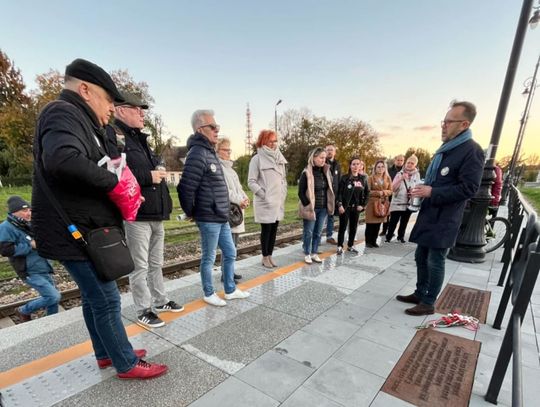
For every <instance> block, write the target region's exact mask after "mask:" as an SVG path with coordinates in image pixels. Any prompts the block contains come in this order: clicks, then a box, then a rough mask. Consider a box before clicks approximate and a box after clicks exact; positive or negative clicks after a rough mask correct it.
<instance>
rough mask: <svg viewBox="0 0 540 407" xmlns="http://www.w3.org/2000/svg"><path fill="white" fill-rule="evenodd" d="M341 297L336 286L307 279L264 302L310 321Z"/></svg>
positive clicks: (343, 295) (273, 307) (278, 309)
mask: <svg viewBox="0 0 540 407" xmlns="http://www.w3.org/2000/svg"><path fill="white" fill-rule="evenodd" d="M343 298H345V294H343V293H342V292H340V291H339V290H337V289H336V288H334V287H332V286H329V285H326V284H320V283H316V282H311V281H309V282H306V283H304V284H302V285H301V286H300V287H298V288H295V289H293V290H291V291H289V292H287V293H285V294H283V295H281V296H279V297H276V298H274V299H272V300H270V301H268V302H266V303H265V306H266V307H269V308H272V309H275V310H277V311H280V312H284V313H286V314H289V315H294V316H296V317H299V318H304V319H306V320H309V321H311V320H313V319H315V318H316V317H318V316H319V315H321V314H322V313H323V312H325V311H326V310H328V309H329V308H330V307H332V306H333V305H334V304H336V303H337V302H339V301H341V300H342V299H343Z"/></svg>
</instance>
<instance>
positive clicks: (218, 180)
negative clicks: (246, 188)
mask: <svg viewBox="0 0 540 407" xmlns="http://www.w3.org/2000/svg"><path fill="white" fill-rule="evenodd" d="M187 148H188V154H187V157H186V162H185V164H184V172H183V173H182V178H180V183H179V184H178V187H177V188H176V190H177V191H178V198H179V199H180V205H181V206H182V209H183V210H184V212H185V213H186V215H187V216H189V217H192V218H194V219H195V220H196V221H200V222H214V223H225V222H227V221H228V219H229V190H228V189H227V183H226V182H225V177H224V175H223V169H222V168H221V163H220V162H219V159H218V157H217V155H216V151H215V150H214V146H213V145H212V144H211V143H210V141H209V140H208V139H207V138H206V137H205V136H204V135H202V134H200V133H195V134H193V135H191V136H190V137H189V139H188V141H187Z"/></svg>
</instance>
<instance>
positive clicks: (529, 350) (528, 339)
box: [476, 330, 540, 368]
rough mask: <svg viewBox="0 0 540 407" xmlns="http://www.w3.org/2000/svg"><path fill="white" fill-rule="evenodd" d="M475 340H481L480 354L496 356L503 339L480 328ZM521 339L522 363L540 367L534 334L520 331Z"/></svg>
mask: <svg viewBox="0 0 540 407" xmlns="http://www.w3.org/2000/svg"><path fill="white" fill-rule="evenodd" d="M476 340H478V341H480V342H482V350H481V353H482V354H484V355H487V356H491V357H493V358H497V356H498V355H499V350H500V349H501V344H502V340H503V338H502V337H500V336H495V335H491V334H490V333H489V332H487V331H484V330H480V331H478V333H477V335H476ZM521 340H522V343H521V352H522V358H521V360H522V363H523V365H524V366H530V367H533V368H540V363H539V360H538V347H537V343H536V336H535V335H531V334H526V333H522V334H521Z"/></svg>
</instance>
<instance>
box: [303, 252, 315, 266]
mask: <svg viewBox="0 0 540 407" xmlns="http://www.w3.org/2000/svg"><path fill="white" fill-rule="evenodd" d="M304 261H305V262H306V263H307V264H311V263H313V260H311V256H310V255H309V254H308V255H307V256H306V257H304Z"/></svg>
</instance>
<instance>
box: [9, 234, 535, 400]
mask: <svg viewBox="0 0 540 407" xmlns="http://www.w3.org/2000/svg"><path fill="white" fill-rule="evenodd" d="M358 236H363V229H362V228H361V229H360V231H359V235H358ZM357 248H358V249H359V252H360V253H358V254H352V253H348V252H345V253H344V254H343V255H341V256H337V255H336V254H335V253H334V251H335V246H330V245H327V244H323V245H322V246H321V249H322V250H323V251H324V254H323V255H322V257H324V261H323V263H322V264H313V265H306V264H304V263H303V262H302V260H303V254H302V251H301V245H299V244H296V245H290V246H288V247H286V248H283V249H280V250H277V251H276V253H275V255H274V257H275V258H276V260H277V262H278V264H279V265H280V266H281V267H286V269H285V268H282V269H278V270H277V271H275V272H270V273H269V272H268V270H267V269H264V268H262V267H261V265H260V256H254V257H252V258H247V259H245V260H241V261H238V262H237V272H238V273H240V274H243V275H244V276H246V278H248V279H253V278H264V277H261V276H270V277H271V278H270V277H269V278H270V279H268V281H265V282H263V283H262V284H259V285H256V286H254V287H251V288H249V289H248V291H249V292H250V293H251V297H250V298H249V299H247V300H236V301H229V303H228V305H227V306H226V307H223V308H214V307H210V306H202V307H199V309H196V310H194V311H192V312H189V313H186V314H185V315H182V314H179V315H178V318H176V319H174V320H172V321H171V322H169V323H168V324H167V325H166V326H165V327H163V328H158V329H155V330H153V331H145V332H144V333H142V334H137V335H135V336H133V337H131V340H132V342H133V344H134V345H135V346H136V347H145V348H146V349H148V351H149V360H151V361H156V362H160V363H166V364H168V365H169V367H170V372H169V373H168V374H167V375H165V376H163V377H160V378H158V379H155V380H151V381H145V382H129V381H128V382H126V381H120V380H118V379H116V377H115V375H114V371H113V370H112V369H105V370H99V369H97V367H96V365H95V362H94V358H93V355H91V354H87V355H84V356H83V357H79V358H76V359H75V360H72V361H70V362H68V363H65V364H61V365H60V366H57V367H54V368H52V369H50V370H48V371H45V372H43V373H40V374H37V375H35V376H31V377H29V378H28V379H25V380H22V381H20V382H18V383H16V384H13V385H10V386H7V387H4V386H3V385H2V383H0V389H1V391H2V394H3V395H4V398H5V404H6V406H24V407H32V406H51V405H58V406H74V405H76V406H115V407H122V406H130V407H131V406H137V405H151V406H193V407H207V406H208V407H210V406H212V407H213V406H216V405H218V406H222V407H223V406H225V407H226V406H235V407H266V406H284V407H302V406H310V407H312V406H321V407H325V406H328V407H337V406H355V407H358V406H372V407H380V406H384V407H388V406H410V405H411V404H409V403H407V402H405V401H403V400H400V399H397V398H395V397H393V396H391V395H388V394H386V393H383V392H381V390H380V389H381V387H382V385H383V384H384V382H385V380H386V378H387V376H388V375H389V374H390V372H391V370H392V369H393V367H394V366H395V364H396V363H397V361H398V360H399V358H400V357H401V355H402V353H403V351H404V350H405V348H406V347H407V346H408V344H409V343H410V341H411V339H412V337H413V336H414V334H415V333H416V328H415V327H416V326H418V325H420V324H423V323H425V322H426V321H427V320H432V319H435V318H437V317H438V316H439V315H437V314H436V315H433V316H429V317H411V316H407V315H406V314H405V313H404V312H403V310H404V309H405V308H406V305H404V304H402V303H399V302H397V301H396V300H395V295H396V294H399V293H401V294H409V293H410V292H411V290H413V289H414V284H415V276H416V269H415V263H414V250H415V245H414V244H412V243H406V244H402V243H398V242H396V243H394V242H391V243H385V244H382V246H381V248H380V249H365V247H364V245H363V244H359V245H358V246H357ZM500 254H501V252H498V253H495V254H490V255H488V256H487V259H486V262H485V263H483V264H479V265H474V264H464V263H457V262H453V261H447V270H446V278H445V284H448V283H452V284H459V285H465V286H468V287H473V288H479V289H483V290H486V289H487V290H489V291H491V292H492V295H491V303H490V308H489V312H488V321H487V324H485V325H481V326H480V329H479V330H478V331H477V332H473V331H470V330H466V329H464V328H450V329H447V330H445V333H448V334H452V335H458V336H462V337H465V338H468V339H475V340H478V341H481V342H482V346H481V353H480V356H479V360H478V364H477V368H476V375H475V382H474V386H473V395H472V397H471V401H470V405H471V406H484V405H491V404H489V403H486V402H485V401H484V400H483V395H484V394H485V391H486V389H487V385H488V383H489V380H490V377H491V372H492V370H493V366H494V363H495V359H496V356H497V354H498V349H499V347H500V343H501V341H502V337H503V335H504V330H502V331H499V330H495V329H493V328H492V327H491V326H490V324H491V323H492V322H493V318H494V315H495V311H496V308H497V306H498V301H500V297H501V294H502V288H501V287H498V286H497V285H496V282H497V280H498V277H499V273H500V270H501V264H500V263H499V262H498V258H500ZM497 256H498V257H497ZM291 264H292V266H291ZM214 273H215V278H214V280H215V281H214V282H215V284H216V289H221V284H220V282H219V269H218V268H216V269H215V271H214ZM248 283H249V282H247V283H246V284H248ZM167 289H168V291H169V293H170V294H171V297H172V298H173V299H175V300H179V302H187V301H192V300H195V299H199V298H200V296H201V295H202V290H201V285H200V279H199V276H198V275H192V276H189V277H187V278H184V279H181V280H173V281H168V282H167ZM122 302H123V305H124V307H123V315H124V317H125V323H126V325H129V324H131V323H132V321H133V318H134V312H133V306H132V301H131V299H130V295H129V294H127V295H123V301H122ZM508 313H509V310H508V311H507V314H508ZM61 315H63V317H62V316H61ZM61 315H60V314H59V315H55V316H51V317H47V318H42V319H38V320H34V321H32V322H30V323H26V324H22V325H18V326H15V327H12V328H7V329H2V330H0V350H1V351H2V352H0V365H1V366H2V371H8V370H10V369H14V368H17V366H20V365H24V364H25V363H29V362H31V361H32V360H35V359H40V358H44V357H47V355H50V354H54V353H55V352H62V349H64V348H67V347H71V346H74V345H76V344H78V343H80V342H82V341H85V340H86V339H87V336H86V331H85V329H84V327H83V323H82V321H81V313H80V310H70V311H66V312H63V313H62V314H61ZM505 321H507V319H506V320H505ZM539 323H540V290H538V289H537V290H536V291H535V295H534V296H533V298H532V300H531V305H530V307H529V311H528V314H527V317H526V319H525V321H524V324H523V356H522V359H523V365H524V367H523V372H524V374H523V377H524V382H525V383H524V390H525V405H526V406H527V405H530V406H532V405H536V401H537V399H538V397H539V396H540V389H539V388H538V383H539V382H540V362H539V352H538V349H539V348H538V342H539V340H540V333H539V332H537V331H536V329H535V327H536V326H539V325H538V324H539ZM505 324H506V322H505ZM504 326H506V325H504ZM499 405H502V406H509V405H511V374H510V373H508V374H507V375H506V378H505V381H504V385H503V388H502V391H501V393H500V397H499Z"/></svg>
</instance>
